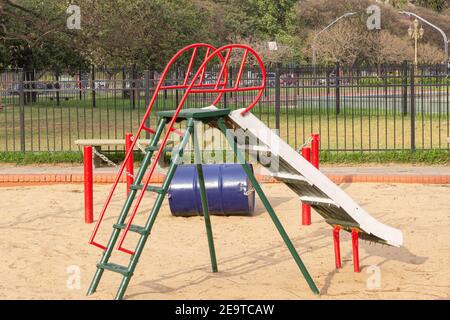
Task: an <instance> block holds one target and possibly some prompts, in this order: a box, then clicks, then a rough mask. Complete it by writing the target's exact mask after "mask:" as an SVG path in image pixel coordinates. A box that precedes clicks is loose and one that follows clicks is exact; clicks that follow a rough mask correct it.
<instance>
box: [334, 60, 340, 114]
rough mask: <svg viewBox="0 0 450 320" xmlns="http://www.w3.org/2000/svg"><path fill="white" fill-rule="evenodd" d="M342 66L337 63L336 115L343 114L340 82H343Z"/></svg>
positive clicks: (335, 84) (335, 82)
mask: <svg viewBox="0 0 450 320" xmlns="http://www.w3.org/2000/svg"><path fill="white" fill-rule="evenodd" d="M340 79H341V64H340V63H339V61H338V62H336V78H335V81H334V86H335V90H336V92H335V95H336V114H339V113H340V112H341V87H340V82H341V80H340Z"/></svg>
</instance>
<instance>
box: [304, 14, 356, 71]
mask: <svg viewBox="0 0 450 320" xmlns="http://www.w3.org/2000/svg"><path fill="white" fill-rule="evenodd" d="M355 14H356V12H347V13H346V14H343V15H342V16H340V17H339V18H336V19H334V20H333V21H332V22H331V23H330V24H329V25H327V26H326V27H325V28H323V29H322V30H320V31H319V32H317V33H316V35H315V36H314V40H313V43H312V54H313V56H312V63H313V68H314V74H315V73H316V72H315V71H316V63H317V53H316V41H317V39H318V38H319V36H320V35H321V33H322V32H324V31H325V30H328V29H329V28H331V27H332V26H333V25H334V24H335V23H337V22H338V21H339V20H341V19H344V18H347V17H350V16H353V15H355Z"/></svg>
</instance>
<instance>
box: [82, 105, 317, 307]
mask: <svg viewBox="0 0 450 320" xmlns="http://www.w3.org/2000/svg"><path fill="white" fill-rule="evenodd" d="M229 113H230V110H229V109H218V110H207V109H184V110H181V112H180V113H179V115H178V117H177V119H176V120H177V121H178V122H179V121H183V120H185V121H187V125H186V131H185V133H184V135H183V137H182V139H181V143H180V145H179V146H178V147H177V148H173V149H172V150H171V151H172V159H171V163H170V166H169V169H168V172H167V174H166V177H165V179H164V182H163V184H162V186H148V187H147V191H150V192H155V193H156V194H157V196H156V199H155V202H154V204H153V207H152V209H151V211H150V215H149V217H148V219H147V222H146V224H145V226H137V225H131V226H130V228H129V231H130V232H134V233H137V234H139V235H140V237H139V240H138V242H137V244H136V249H135V251H134V253H133V254H132V255H131V257H130V262H129V264H128V266H122V265H118V264H115V263H111V262H109V259H110V257H111V254H112V252H113V249H114V246H115V245H116V242H117V239H118V237H119V235H120V232H121V230H123V229H125V228H126V223H125V220H126V218H127V215H128V213H129V211H130V208H131V205H132V203H133V200H134V198H135V196H136V193H137V190H141V189H142V188H143V185H141V182H142V179H143V178H144V175H145V173H146V170H147V168H148V166H149V164H150V163H151V158H152V155H153V153H154V151H157V150H158V148H159V147H158V141H159V139H160V137H161V134H162V132H163V130H164V127H165V126H166V124H167V123H168V122H169V121H170V119H172V117H173V116H174V112H173V111H162V112H158V113H157V115H158V118H159V121H158V126H157V129H156V131H155V134H154V136H153V139H152V141H151V144H150V145H149V146H148V147H147V148H146V149H145V151H146V154H145V156H144V159H143V161H142V164H141V167H140V168H139V170H138V173H137V175H136V179H135V181H134V183H133V185H132V186H131V187H130V192H129V194H128V196H127V199H126V201H125V204H124V206H123V207H122V210H121V212H120V215H119V217H118V219H117V222H116V223H115V224H114V226H113V231H112V234H111V237H110V239H109V242H108V244H107V246H106V249H105V250H104V252H103V255H102V257H101V259H100V262H99V263H98V264H97V270H96V272H95V275H94V277H93V279H92V281H91V284H90V286H89V289H88V292H87V294H88V295H90V294H93V293H94V292H95V291H96V290H97V287H98V285H99V283H100V280H101V277H102V275H103V272H104V271H105V270H108V271H112V272H116V273H119V274H121V275H122V276H123V278H122V281H121V283H120V286H119V289H118V291H117V294H116V297H115V298H116V300H121V299H122V298H123V297H124V294H125V291H126V289H127V287H128V284H129V283H130V280H131V277H132V276H133V273H134V270H135V269H136V266H137V263H138V261H139V257H140V256H141V254H142V251H143V249H144V246H145V243H146V242H147V239H148V237H149V235H150V233H151V230H152V227H153V224H154V222H155V220H156V217H157V215H158V213H159V210H160V208H161V205H162V203H163V200H164V197H165V195H166V194H167V190H168V188H169V186H170V183H171V181H172V178H173V176H174V174H175V171H176V169H177V166H178V164H179V163H180V162H181V157H182V155H183V150H184V149H185V147H186V145H187V143H188V142H189V139H190V138H192V142H193V146H194V160H195V163H196V169H197V175H198V182H199V187H200V198H201V203H202V210H203V216H204V221H205V227H206V233H207V238H208V246H209V254H210V259H211V269H212V271H213V272H217V270H218V269H217V259H216V253H215V248H214V238H213V232H212V227H211V221H210V216H209V210H208V200H207V196H206V188H205V180H204V175H203V169H202V164H201V156H200V150H199V147H198V141H197V136H196V134H195V133H194V131H195V122H196V121H198V122H203V123H214V125H215V126H217V127H218V129H219V130H220V131H221V132H222V133H223V134H224V135H225V136H226V139H227V141H228V143H229V144H230V146H231V147H232V148H233V151H234V153H235V155H236V157H237V159H238V161H239V163H241V165H242V167H243V169H244V171H245V173H246V175H247V176H248V178H249V180H250V181H251V183H252V185H253V188H254V189H255V191H256V193H257V194H258V196H259V197H260V199H261V201H262V203H263V204H264V206H265V208H266V210H267V212H268V213H269V215H270V217H271V219H272V221H273V223H274V224H275V226H276V228H277V230H278V232H279V233H280V235H281V237H282V238H283V240H284V242H285V244H286V246H287V247H288V249H289V251H290V253H291V255H292V256H293V258H294V260H295V262H296V263H297V265H298V267H299V269H300V271H301V272H302V274H303V276H304V278H305V279H306V281H307V283H308V285H309V287H310V288H311V290H312V291H313V292H314V293H315V294H319V290H318V289H317V287H316V285H315V283H314V281H313V280H312V278H311V276H310V274H309V272H308V270H307V269H306V267H305V265H304V264H303V262H302V260H301V258H300V256H299V255H298V253H297V251H296V249H295V247H294V245H293V244H292V242H291V240H290V239H289V236H288V235H287V233H286V231H285V230H284V228H283V226H282V224H281V222H280V220H279V219H278V217H277V215H276V214H275V211H274V210H273V208H272V206H271V205H270V203H269V201H268V199H267V198H266V196H265V194H264V192H263V190H262V188H261V186H260V185H259V183H258V181H257V180H256V178H255V176H254V174H253V171H252V169H251V168H250V166H249V165H248V164H247V162H246V161H245V157H244V155H243V154H242V153H241V152H240V151H239V149H238V145H237V142H236V140H235V138H234V136H233V135H231V134H229V132H227V129H228V128H227V126H226V123H225V117H226V116H227V115H228V114H229Z"/></svg>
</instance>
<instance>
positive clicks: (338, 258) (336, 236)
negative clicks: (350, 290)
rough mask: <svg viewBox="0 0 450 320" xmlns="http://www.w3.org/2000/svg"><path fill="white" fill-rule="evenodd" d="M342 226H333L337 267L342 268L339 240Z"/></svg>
mask: <svg viewBox="0 0 450 320" xmlns="http://www.w3.org/2000/svg"><path fill="white" fill-rule="evenodd" d="M340 230H341V228H340V227H339V226H334V228H333V242H334V261H335V264H336V269H340V268H341V266H342V264H341V244H340V242H339V231H340Z"/></svg>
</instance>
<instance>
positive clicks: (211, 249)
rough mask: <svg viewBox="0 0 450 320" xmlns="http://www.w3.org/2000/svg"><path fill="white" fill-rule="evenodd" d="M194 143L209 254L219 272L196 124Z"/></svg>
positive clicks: (215, 269)
mask: <svg viewBox="0 0 450 320" xmlns="http://www.w3.org/2000/svg"><path fill="white" fill-rule="evenodd" d="M192 143H193V144H194V162H195V166H196V168H197V177H198V183H199V185H200V199H201V202H202V210H203V217H204V219H205V227H206V235H207V237H208V246H209V255H210V258H211V269H212V272H217V259H216V250H215V249H214V237H213V232H212V227H211V219H210V216H209V206H208V198H207V196H206V187H205V177H204V175H203V168H202V159H201V156H200V148H199V145H198V139H197V131H196V128H195V126H194V132H193V134H192Z"/></svg>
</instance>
